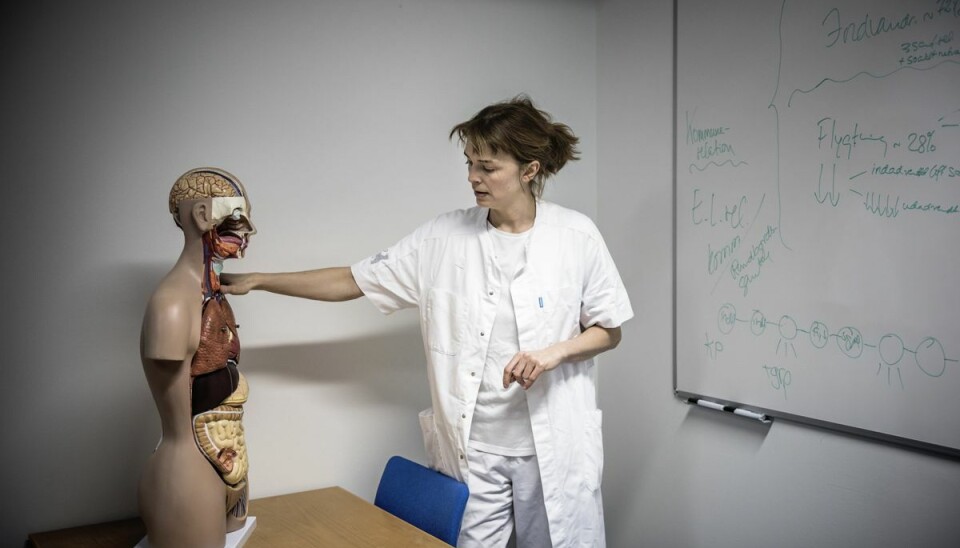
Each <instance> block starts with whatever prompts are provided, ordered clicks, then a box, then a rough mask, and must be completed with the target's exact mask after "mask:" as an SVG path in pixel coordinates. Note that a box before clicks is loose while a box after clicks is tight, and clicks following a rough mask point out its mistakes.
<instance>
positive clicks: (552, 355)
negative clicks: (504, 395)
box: [503, 325, 621, 390]
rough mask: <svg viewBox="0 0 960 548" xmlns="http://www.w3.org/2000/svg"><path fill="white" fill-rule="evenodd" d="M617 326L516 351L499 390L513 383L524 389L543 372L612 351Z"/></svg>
mask: <svg viewBox="0 0 960 548" xmlns="http://www.w3.org/2000/svg"><path fill="white" fill-rule="evenodd" d="M620 337H621V334H620V328H619V327H611V328H606V327H601V326H599V325H593V326H590V327H588V328H586V329H584V330H583V331H581V332H580V334H579V335H577V336H576V337H574V338H572V339H570V340H568V341H563V342H559V343H557V344H554V345H552V346H548V347H547V348H544V349H542V350H537V351H534V352H518V353H517V354H516V355H515V356H514V357H513V359H511V360H510V363H508V364H507V366H506V367H505V368H504V369H503V387H504V388H507V387H508V386H510V383H512V382H517V383H518V384H519V385H520V386H522V387H523V389H524V390H526V389H527V388H530V387H531V386H533V383H534V382H536V381H537V379H538V378H540V375H541V374H543V373H544V372H545V371H550V370H552V369H555V368H556V367H557V366H558V365H560V364H561V363H563V362H579V361H584V360H589V359H590V358H592V357H594V356H596V355H597V354H600V353H601V352H606V351H607V350H610V349H611V348H616V346H617V345H618V344H620Z"/></svg>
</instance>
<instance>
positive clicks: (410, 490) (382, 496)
mask: <svg viewBox="0 0 960 548" xmlns="http://www.w3.org/2000/svg"><path fill="white" fill-rule="evenodd" d="M468 495H469V491H468V490H467V486H466V484H464V483H462V482H459V481H457V480H455V479H453V478H451V477H449V476H445V475H443V474H441V473H440V472H437V471H435V470H431V469H429V468H427V467H425V466H422V465H420V464H417V463H415V462H413V461H410V460H407V459H405V458H403V457H397V456H395V457H390V460H389V461H387V465H386V467H384V469H383V475H382V476H381V477H380V485H379V486H378V487H377V496H376V498H375V499H374V501H373V503H374V504H375V505H376V506H379V507H380V508H382V509H384V510H386V511H387V512H390V513H391V514H393V515H395V516H397V517H398V518H400V519H402V520H403V521H406V522H407V523H410V524H412V525H414V526H416V527H418V528H420V529H422V530H424V531H426V532H428V533H430V534H431V535H433V536H435V537H437V538H439V539H440V540H442V541H444V542H446V543H447V544H449V545H451V546H456V545H457V537H458V536H459V535H460V521H461V520H462V519H463V509H464V507H465V506H466V505H467V496H468Z"/></svg>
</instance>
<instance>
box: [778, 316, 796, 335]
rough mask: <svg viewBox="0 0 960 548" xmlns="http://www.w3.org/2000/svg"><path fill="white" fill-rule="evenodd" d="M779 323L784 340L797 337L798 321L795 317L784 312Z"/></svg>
mask: <svg viewBox="0 0 960 548" xmlns="http://www.w3.org/2000/svg"><path fill="white" fill-rule="evenodd" d="M778 324H779V326H780V336H781V337H783V339H784V340H786V341H792V340H793V339H795V338H797V322H796V321H795V320H794V319H793V318H791V317H790V316H787V315H786V314H784V315H783V316H781V317H780V321H779V322H778Z"/></svg>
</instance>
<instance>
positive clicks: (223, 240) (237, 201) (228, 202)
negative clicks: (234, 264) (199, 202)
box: [211, 197, 257, 260]
mask: <svg viewBox="0 0 960 548" xmlns="http://www.w3.org/2000/svg"><path fill="white" fill-rule="evenodd" d="M211 202H212V203H211V207H212V212H213V215H212V217H213V220H214V222H215V223H216V224H217V225H216V228H214V231H215V234H216V238H215V243H214V252H215V254H216V255H217V258H218V259H220V260H223V259H232V258H237V259H241V258H243V252H244V250H246V249H247V245H249V243H250V237H251V236H253V235H254V234H256V233H257V229H256V227H254V226H253V222H251V221H250V202H249V201H248V200H247V199H246V198H244V197H235V198H212V199H211Z"/></svg>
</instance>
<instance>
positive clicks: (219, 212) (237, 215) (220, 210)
mask: <svg viewBox="0 0 960 548" xmlns="http://www.w3.org/2000/svg"><path fill="white" fill-rule="evenodd" d="M211 201H212V202H213V211H211V220H213V222H215V223H217V224H220V222H221V221H223V220H224V219H226V218H228V217H229V218H232V219H233V220H234V221H239V220H240V219H242V218H244V217H247V218H249V214H248V213H247V199H246V198H244V197H243V196H229V197H216V198H213V199H212V200H211Z"/></svg>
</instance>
